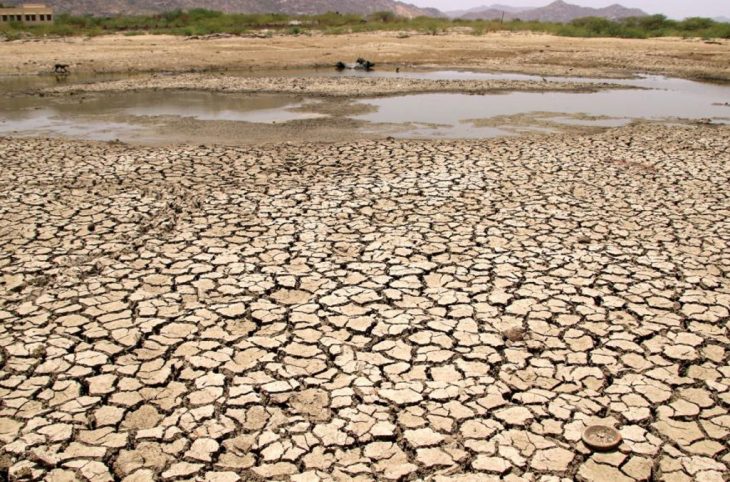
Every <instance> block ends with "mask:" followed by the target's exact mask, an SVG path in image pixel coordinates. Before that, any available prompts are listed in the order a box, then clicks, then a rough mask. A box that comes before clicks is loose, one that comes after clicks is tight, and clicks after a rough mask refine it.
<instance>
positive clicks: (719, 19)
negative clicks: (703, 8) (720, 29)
mask: <svg viewBox="0 0 730 482" xmlns="http://www.w3.org/2000/svg"><path fill="white" fill-rule="evenodd" d="M713 20H714V21H715V22H723V23H730V17H715V18H714V19H713Z"/></svg>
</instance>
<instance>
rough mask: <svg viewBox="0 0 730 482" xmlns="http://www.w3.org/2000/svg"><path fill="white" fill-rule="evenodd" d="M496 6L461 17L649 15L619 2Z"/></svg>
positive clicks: (559, 1) (552, 18)
mask: <svg viewBox="0 0 730 482" xmlns="http://www.w3.org/2000/svg"><path fill="white" fill-rule="evenodd" d="M494 7H498V6H494ZM494 7H486V8H485V9H483V10H476V11H472V12H470V13H467V14H465V15H463V16H462V17H461V18H466V19H478V18H482V19H495V18H501V17H502V15H503V14H504V18H505V19H515V18H519V19H522V20H539V21H541V22H570V21H571V20H575V19H576V18H581V17H603V18H607V19H609V20H617V19H620V18H627V17H642V16H645V15H647V14H646V12H644V11H643V10H640V9H638V8H627V7H624V6H622V5H618V4H614V5H611V6H608V7H604V8H590V7H581V6H580V5H573V4H570V3H566V2H564V1H563V0H557V1H555V2H553V3H551V4H550V5H546V6H544V7H540V8H533V9H529V10H524V11H521V12H514V11H506V10H503V9H500V8H494Z"/></svg>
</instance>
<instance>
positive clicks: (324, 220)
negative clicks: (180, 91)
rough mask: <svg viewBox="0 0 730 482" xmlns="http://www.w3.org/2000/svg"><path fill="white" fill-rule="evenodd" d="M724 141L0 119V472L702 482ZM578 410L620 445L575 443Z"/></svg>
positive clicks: (721, 409) (715, 443) (717, 363)
mask: <svg viewBox="0 0 730 482" xmlns="http://www.w3.org/2000/svg"><path fill="white" fill-rule="evenodd" d="M728 136H730V129H728V128H727V127H710V126H695V127H688V126H685V127H679V126H652V125H639V126H631V127H626V128H621V129H616V130H611V131H608V132H605V133H602V134H597V135H591V136H554V137H550V138H541V139H532V140H531V139H508V140H491V141H483V142H399V141H377V142H376V141H368V142H361V143H348V144H329V145H300V146H281V147H266V148H255V147H240V148H226V147H205V146H200V147H175V148H131V147H128V146H124V145H119V144H92V143H81V142H68V141H60V140H43V139H27V140H20V139H3V140H2V142H0V166H1V167H2V171H1V173H0V189H1V191H0V192H2V197H0V219H1V224H0V227H1V228H0V245H1V246H2V249H1V250H0V271H1V272H2V280H3V281H2V282H3V284H2V288H1V289H2V291H0V293H1V294H2V297H1V298H0V303H1V304H0V320H2V323H1V324H0V346H1V347H2V350H0V363H2V368H1V371H0V398H1V399H2V406H1V407H0V441H1V442H2V443H3V444H4V446H3V448H2V452H3V454H4V456H3V457H2V460H3V465H4V467H9V472H10V475H11V477H18V478H21V477H25V478H28V479H30V478H33V479H43V480H48V481H54V482H57V481H70V480H87V481H111V480H124V481H148V480H155V479H159V480H196V481H198V480H205V481H226V482H227V481H236V480H239V478H240V479H243V480H250V479H251V478H256V477H260V478H262V479H264V480H292V481H310V480H360V481H368V480H422V479H427V480H434V481H440V482H446V481H459V482H466V481H479V482H483V481H490V480H497V479H499V478H500V477H503V478H504V479H505V480H512V481H520V480H524V481H536V480H540V481H545V482H547V481H555V480H565V481H568V480H576V479H577V480H583V481H612V482H624V481H626V482H629V481H643V480H649V479H651V480H666V481H676V482H680V481H691V480H701V481H710V482H714V481H717V482H720V481H722V480H724V479H725V477H726V476H727V473H728V470H729V467H730V454H729V453H728V443H727V442H728V437H729V435H730V414H729V413H728V406H729V404H730V391H728V387H729V386H730V368H728V348H729V345H730V343H729V340H728V320H729V319H730V282H729V281H728V274H729V272H730V246H729V244H730V226H729V224H728V219H730V198H729V196H730V194H729V193H728V190H727V186H728V185H730V179H729V177H730V175H729V174H730V172H729V171H728V166H729V161H730V153H729V152H728V144H727V139H728ZM596 422H600V423H603V424H605V425H610V426H614V427H616V428H618V429H619V430H620V431H621V434H622V436H623V443H622V445H621V446H620V447H619V449H618V451H616V452H612V453H606V454H594V453H591V452H590V451H589V450H588V449H587V447H586V446H585V445H583V443H582V442H581V435H582V432H583V430H584V428H585V427H586V426H587V425H590V424H593V423H596Z"/></svg>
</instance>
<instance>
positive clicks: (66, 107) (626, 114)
mask: <svg viewBox="0 0 730 482" xmlns="http://www.w3.org/2000/svg"><path fill="white" fill-rule="evenodd" d="M299 75H309V76H330V75H354V76H367V75H372V76H380V77H394V76H395V77H398V76H399V77H403V78H419V79H438V80H475V79H476V80H479V79H482V80H493V79H506V80H535V79H540V77H536V76H529V75H524V74H503V73H483V72H463V71H458V72H457V71H436V72H401V73H395V72H374V73H370V74H363V73H355V74H350V73H348V74H334V73H330V72H322V71H310V72H309V73H308V74H301V73H300V74H299ZM545 80H550V81H566V80H567V81H572V82H576V83H586V82H595V81H601V82H616V83H617V84H623V85H631V86H636V87H642V88H643V89H642V90H632V89H621V88H619V87H618V86H617V89H615V90H603V91H599V92H570V93H565V92H561V93H557V92H513V93H507V94H492V95H467V94H455V93H442V94H438V93H436V94H410V95H398V96H392V97H380V98H367V99H357V100H355V101H354V104H355V105H356V106H363V107H370V108H369V109H361V112H349V110H348V109H346V108H343V109H342V111H341V112H336V111H335V112H332V109H330V110H328V111H327V112H324V113H323V112H321V109H318V106H321V105H322V103H323V102H326V101H325V100H323V99H317V98H307V97H302V96H294V95H277V94H255V95H250V94H232V93H222V92H200V91H142V92H122V93H114V94H104V95H93V94H83V95H76V96H68V97H50V98H49V97H28V96H21V97H7V98H0V135H18V136H27V135H39V134H41V135H44V134H45V135H51V136H61V137H70V138H80V139H92V140H111V139H119V140H123V141H127V142H142V143H168V142H169V143H175V142H179V141H184V142H195V141H196V139H194V138H192V139H190V138H186V139H175V138H173V137H171V135H170V134H169V133H170V132H174V130H175V129H174V127H175V125H176V123H179V122H181V120H182V119H189V120H190V119H192V120H195V121H199V122H206V123H215V122H245V123H250V124H284V123H288V122H292V121H306V120H314V119H321V118H329V119H330V120H332V119H334V120H336V119H338V118H348V119H352V120H356V121H359V122H358V123H357V124H356V125H357V126H360V127H352V123H350V124H348V125H347V126H343V127H342V129H360V130H361V131H362V134H363V135H364V136H367V135H372V134H373V133H374V132H379V133H381V134H382V133H384V132H387V134H389V135H394V136H397V137H404V138H443V139H458V138H489V137H498V136H506V135H523V134H527V133H550V132H559V131H563V130H571V129H575V128H605V127H615V126H620V125H625V124H627V123H629V122H631V121H634V120H641V119H646V120H659V121H677V120H694V121H697V120H701V119H702V120H703V121H707V120H709V121H711V122H716V123H729V122H730V109H728V106H727V104H726V103H727V102H728V101H730V87H728V86H723V85H715V84H704V83H699V82H693V81H688V80H683V79H672V78H665V77H658V76H645V77H641V78H638V79H629V80H627V79H620V80H606V79H585V78H581V79H575V78H565V77H548V78H546V79H545ZM3 82H9V81H8V80H7V79H5V80H0V84H2V83H3ZM38 82H39V81H38V80H34V79H31V80H30V81H29V85H36V84H38ZM8 85H11V86H12V87H13V88H14V90H20V88H21V86H22V82H20V81H19V80H18V79H15V80H13V83H12V84H8ZM384 126H387V127H385V128H384ZM155 127H160V128H162V127H164V128H165V129H155ZM162 131H165V132H166V133H165V134H163V133H162ZM271 140H272V141H277V140H279V139H271ZM312 140H317V131H316V129H312Z"/></svg>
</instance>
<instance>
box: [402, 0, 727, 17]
mask: <svg viewBox="0 0 730 482" xmlns="http://www.w3.org/2000/svg"><path fill="white" fill-rule="evenodd" d="M406 1H407V2H408V3H413V4H416V5H419V6H422V7H436V8H438V9H440V10H446V11H448V10H459V9H462V8H472V7H479V6H481V5H491V4H493V3H500V4H502V5H514V6H526V7H533V6H534V7H541V6H543V5H547V4H548V3H550V2H551V1H552V0H410V1H409V0H406ZM566 1H567V2H568V3H573V4H576V5H583V6H586V7H606V6H608V5H611V4H614V3H620V4H621V5H624V6H626V7H636V8H641V9H642V10H644V11H646V12H648V13H663V14H664V15H667V16H669V17H675V18H684V17H692V16H700V17H719V16H725V17H730V0H566Z"/></svg>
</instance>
